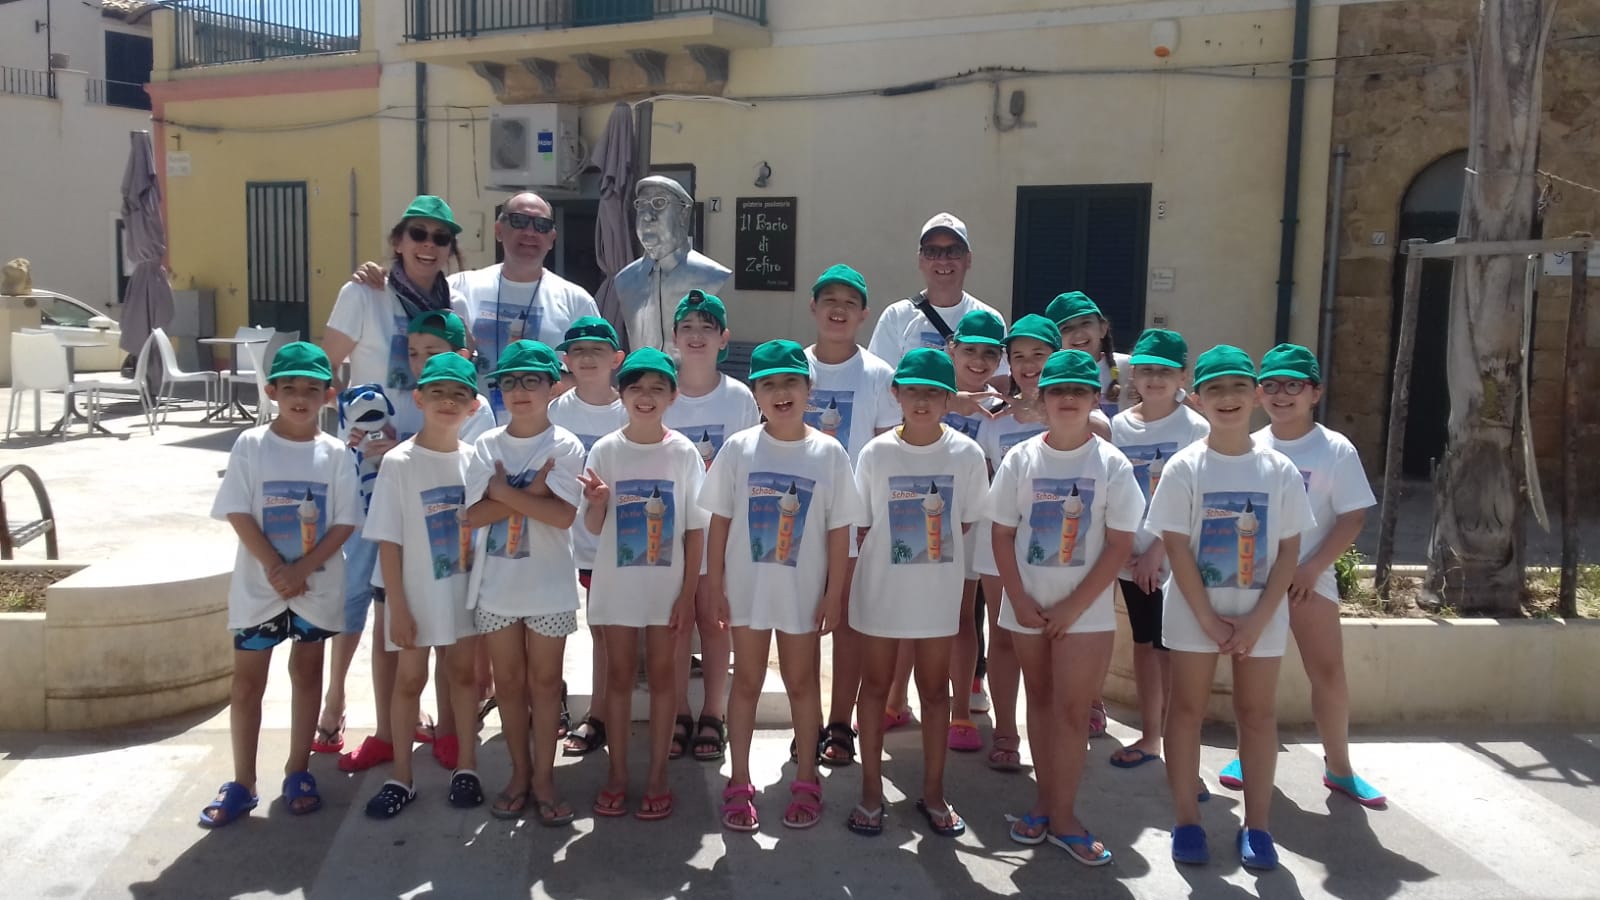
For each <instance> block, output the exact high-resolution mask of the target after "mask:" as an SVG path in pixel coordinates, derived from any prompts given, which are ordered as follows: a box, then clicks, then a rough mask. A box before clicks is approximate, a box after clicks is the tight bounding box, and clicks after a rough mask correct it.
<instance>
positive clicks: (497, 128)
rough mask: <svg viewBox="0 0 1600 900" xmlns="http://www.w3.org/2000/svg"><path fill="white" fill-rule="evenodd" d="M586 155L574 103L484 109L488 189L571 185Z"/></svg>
mask: <svg viewBox="0 0 1600 900" xmlns="http://www.w3.org/2000/svg"><path fill="white" fill-rule="evenodd" d="M586 156H587V154H586V153H585V152H584V146H583V141H582V140H581V139H580V138H579V137H578V108H577V107H576V106H567V105H563V104H558V103H530V104H523V105H517V106H495V107H491V108H490V110H489V181H490V184H491V185H492V186H494V187H497V188H507V189H516V188H566V189H576V187H577V185H578V175H579V174H580V173H581V172H582V171H583V164H584V159H585V157H586Z"/></svg>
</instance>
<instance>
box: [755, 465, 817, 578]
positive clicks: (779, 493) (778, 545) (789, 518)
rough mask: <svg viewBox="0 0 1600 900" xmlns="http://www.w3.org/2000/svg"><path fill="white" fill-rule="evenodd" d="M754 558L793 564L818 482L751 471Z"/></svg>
mask: <svg viewBox="0 0 1600 900" xmlns="http://www.w3.org/2000/svg"><path fill="white" fill-rule="evenodd" d="M749 484H750V559H751V561H752V562H758V563H759V562H765V563H777V564H778V565H780V566H793V565H795V563H796V562H797V561H798V560H799V558H800V540H801V538H802V537H803V536H804V535H805V531H806V512H807V511H808V510H810V509H811V492H812V490H813V489H814V488H815V487H816V482H814V481H812V480H811V479H809V478H800V477H798V476H794V475H784V474H782V473H779V472H751V473H750V481H749Z"/></svg>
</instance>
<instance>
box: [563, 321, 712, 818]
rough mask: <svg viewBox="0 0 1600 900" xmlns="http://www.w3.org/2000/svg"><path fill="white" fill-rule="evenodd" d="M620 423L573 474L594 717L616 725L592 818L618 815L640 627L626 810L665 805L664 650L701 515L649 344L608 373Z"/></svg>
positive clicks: (683, 593) (694, 455) (671, 382)
mask: <svg viewBox="0 0 1600 900" xmlns="http://www.w3.org/2000/svg"><path fill="white" fill-rule="evenodd" d="M617 386H618V388H619V389H620V391H621V393H622V406H623V409H624V410H626V412H627V414H628V424H626V425H624V426H623V427H622V428H620V429H618V430H617V431H613V432H612V433H610V434H608V435H606V436H605V437H602V438H601V439H600V440H598V441H595V443H594V447H593V448H592V449H591V450H590V451H589V461H588V471H587V473H586V474H585V475H583V476H582V477H581V478H580V479H579V480H580V482H581V483H582V485H583V503H582V505H581V506H580V507H579V510H578V512H579V515H580V516H581V517H582V519H583V528H584V529H585V530H587V531H588V532H589V533H590V534H594V535H598V536H599V551H598V552H597V553H596V554H595V564H594V587H593V589H592V590H591V591H590V593H589V624H590V625H591V626H598V627H599V628H600V630H601V632H602V639H603V640H604V641H605V645H606V662H607V665H608V666H609V667H610V671H608V672H607V673H606V695H605V698H606V706H605V708H606V717H607V718H608V719H610V720H611V721H613V722H616V723H618V725H619V727H618V728H617V730H616V732H614V733H613V734H612V735H611V738H610V744H609V747H608V750H607V754H608V756H609V757H610V765H609V767H608V774H607V776H606V782H605V786H604V787H603V788H601V789H600V795H599V797H597V798H596V799H595V803H594V812H595V815H599V816H623V815H627V811H628V810H627V799H628V798H627V793H628V743H629V742H628V731H629V729H628V727H627V723H628V721H629V718H630V717H629V710H630V709H631V707H632V703H633V679H634V672H635V665H636V661H637V660H638V658H639V642H640V639H641V637H642V638H643V640H644V645H645V669H646V672H647V679H648V682H649V687H650V728H649V735H650V739H649V743H648V744H647V745H646V746H647V747H648V748H649V753H650V766H649V770H648V774H647V775H646V777H645V788H644V796H643V798H642V799H641V801H640V804H639V807H638V809H637V810H636V811H635V812H634V816H635V817H636V818H638V819H641V820H645V821H654V820H658V819H665V818H666V817H667V816H670V815H671V814H672V805H673V800H672V791H671V790H669V789H668V787H667V752H668V747H669V745H670V744H671V743H672V714H673V711H674V709H675V708H676V706H677V697H676V695H675V693H674V691H673V668H674V666H673V654H674V651H675V649H676V646H677V641H678V633H679V632H681V631H683V630H685V629H687V628H688V627H689V626H690V624H691V623H692V622H693V621H694V595H695V588H696V586H697V585H698V583H699V580H700V559H701V557H702V555H703V554H704V549H703V548H704V543H703V541H704V537H705V527H706V518H707V517H706V514H705V511H704V510H702V509H701V508H700V506H699V504H698V503H697V502H696V499H697V497H698V496H699V493H700V485H701V482H702V481H703V480H704V479H705V463H704V462H702V461H701V459H700V453H699V451H697V450H695V449H694V444H693V443H691V442H690V441H689V439H688V438H686V437H684V436H683V435H681V434H679V433H678V432H676V431H673V430H672V429H670V428H668V427H666V425H664V424H663V423H662V417H663V416H665V415H666V412H667V409H668V408H669V407H670V406H671V405H672V403H673V401H674V400H676V399H677V395H678V368H677V366H676V365H674V364H673V362H672V357H670V356H668V355H667V354H665V353H663V352H661V351H660V350H657V349H655V348H654V347H641V348H639V349H638V350H635V351H633V352H632V353H630V354H628V358H627V359H626V360H624V361H623V363H622V369H621V370H620V371H619V372H618V373H617Z"/></svg>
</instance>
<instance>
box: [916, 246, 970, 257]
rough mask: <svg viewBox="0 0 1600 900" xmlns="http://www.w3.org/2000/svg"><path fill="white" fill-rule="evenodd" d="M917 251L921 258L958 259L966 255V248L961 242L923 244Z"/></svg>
mask: <svg viewBox="0 0 1600 900" xmlns="http://www.w3.org/2000/svg"><path fill="white" fill-rule="evenodd" d="M917 252H918V253H920V254H922V258H923V259H960V258H961V257H963V256H966V255H967V248H966V247H964V246H963V245H961V244H923V245H922V246H921V247H919V248H917Z"/></svg>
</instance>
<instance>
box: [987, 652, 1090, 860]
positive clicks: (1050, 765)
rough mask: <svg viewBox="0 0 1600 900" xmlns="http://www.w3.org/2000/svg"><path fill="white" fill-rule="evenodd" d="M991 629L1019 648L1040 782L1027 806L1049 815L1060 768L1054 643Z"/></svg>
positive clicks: (1035, 770)
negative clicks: (1054, 716)
mask: <svg viewBox="0 0 1600 900" xmlns="http://www.w3.org/2000/svg"><path fill="white" fill-rule="evenodd" d="M991 624H993V621H992V620H991ZM989 633H990V634H991V635H994V636H995V637H998V636H999V635H1001V634H1005V635H1007V636H1008V637H1009V638H1010V644H1011V646H1012V647H1013V648H1014V649H1015V650H1016V659H1017V663H1018V665H1019V667H1020V668H1021V670H1022V677H1023V679H1024V681H1025V682H1026V684H1027V687H1028V706H1027V711H1026V715H1027V718H1028V750H1029V752H1031V753H1032V754H1033V777H1034V780H1035V781H1036V782H1037V783H1038V789H1037V790H1036V791H1035V794H1034V800H1033V806H1032V807H1031V808H1030V809H1029V810H1028V813H1029V814H1030V815H1032V816H1035V817H1038V818H1043V817H1045V816H1048V815H1050V801H1051V798H1052V797H1053V796H1054V795H1055V783H1056V776H1057V774H1058V772H1059V769H1060V767H1059V766H1058V765H1057V764H1056V748H1055V744H1056V743H1057V740H1058V738H1057V734H1058V732H1057V729H1056V728H1055V724H1056V723H1055V722H1053V721H1051V715H1052V708H1053V707H1054V706H1055V700H1054V696H1055V694H1054V690H1053V688H1054V684H1053V680H1052V677H1051V671H1050V670H1051V664H1050V656H1051V650H1052V649H1053V643H1052V641H1051V640H1050V638H1048V637H1045V636H1044V635H1042V634H1022V633H1019V632H1014V631H1006V630H1005V629H1002V628H993V629H990V632H989ZM995 643H996V642H995V641H994V640H991V641H990V646H991V647H993V646H994V644H995ZM989 658H990V660H993V659H994V656H993V654H992V652H991V655H990V657H989ZM992 664H993V663H992V662H991V665H992ZM993 671H994V670H993V669H992V668H991V669H990V672H991V673H992V672H993ZM991 677H992V674H991ZM992 683H993V682H992V681H991V684H992ZM1085 724H1087V722H1085ZM997 730H998V726H997ZM1050 827H1051V828H1055V827H1056V826H1055V823H1054V822H1052V823H1051V824H1050Z"/></svg>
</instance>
